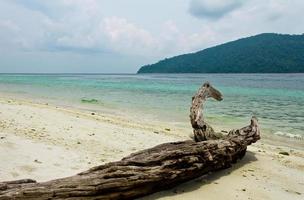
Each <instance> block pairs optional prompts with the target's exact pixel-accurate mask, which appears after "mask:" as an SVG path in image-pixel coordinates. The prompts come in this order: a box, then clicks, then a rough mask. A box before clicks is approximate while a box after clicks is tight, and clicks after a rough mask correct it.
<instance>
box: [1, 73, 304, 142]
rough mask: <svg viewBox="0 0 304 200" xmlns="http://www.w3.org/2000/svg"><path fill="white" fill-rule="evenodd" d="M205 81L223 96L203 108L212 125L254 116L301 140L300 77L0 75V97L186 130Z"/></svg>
mask: <svg viewBox="0 0 304 200" xmlns="http://www.w3.org/2000/svg"><path fill="white" fill-rule="evenodd" d="M205 81H210V82H211V83H212V85H213V86H214V87H216V88H217V89H219V90H220V91H221V92H222V94H223V95H224V100H223V101H221V102H216V101H215V100H210V101H208V102H207V104H206V106H205V114H206V116H207V119H208V120H209V121H210V122H211V123H212V124H214V125H215V126H217V127H220V128H227V127H229V128H230V127H240V126H242V125H247V124H248V121H249V120H250V117H251V116H252V115H255V116H257V117H258V118H259V121H260V124H261V126H262V129H263V130H265V131H266V132H267V133H271V134H279V135H280V134H281V135H286V136H289V137H303V136H304V74H169V75H168V74H145V75H125V74H97V75H96V74H95V75H87V74H75V75H72V74H56V75H55V74H53V75H24V74H2V75H0V92H2V93H11V94H12V93H13V94H16V95H21V96H24V97H30V98H37V99H44V100H45V101H50V102H55V103H57V104H62V105H73V106H79V107H81V108H85V109H86V108H87V109H97V110H98V109H100V110H103V109H105V108H106V109H108V110H112V111H113V112H121V113H124V114H126V115H130V116H137V117H143V118H145V119H149V120H152V121H162V122H169V123H174V124H175V125H178V126H182V127H188V126H189V118H188V115H189V107H190V103H191V97H192V96H193V95H194V93H195V92H196V91H197V89H198V88H199V87H200V86H201V84H202V83H203V82H205Z"/></svg>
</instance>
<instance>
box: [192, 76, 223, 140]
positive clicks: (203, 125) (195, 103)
mask: <svg viewBox="0 0 304 200" xmlns="http://www.w3.org/2000/svg"><path fill="white" fill-rule="evenodd" d="M210 97H212V98H214V99H216V100H217V101H221V100H222V99H223V96H222V94H221V93H220V92H219V91H218V90H216V89H215V88H213V87H212V86H211V84H210V83H209V82H206V83H204V84H203V85H202V87H201V88H199V90H198V91H197V93H196V94H195V95H194V96H193V97H192V105H191V107H190V123H191V125H192V128H193V134H194V140H195V141H196V142H200V141H205V140H212V139H220V138H222V137H223V135H222V134H221V133H215V131H214V129H213V128H212V127H211V126H210V125H209V124H208V123H207V122H205V119H204V116H203V105H204V103H205V101H206V100H207V98H210Z"/></svg>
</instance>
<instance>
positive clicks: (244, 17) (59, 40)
mask: <svg viewBox="0 0 304 200" xmlns="http://www.w3.org/2000/svg"><path fill="white" fill-rule="evenodd" d="M243 2H244V3H243ZM120 5H121V2H120V1H119V0H113V1H102V0H44V1H40V0H27V1H23V0H2V1H0V51H1V53H0V60H3V58H4V53H6V55H7V56H6V57H9V55H18V56H20V58H21V57H23V58H24V59H25V57H26V58H27V55H28V56H29V58H28V60H35V59H37V58H39V59H40V58H41V59H46V60H47V59H48V58H51V56H52V55H57V56H59V57H60V62H63V61H64V60H65V59H66V61H65V62H63V63H72V64H73V65H74V64H77V62H76V63H75V62H72V60H73V59H76V58H78V57H81V59H80V58H79V63H81V62H82V63H85V62H86V59H89V60H90V59H95V64H94V65H97V64H98V62H100V63H104V64H109V63H111V64H112V65H114V64H113V63H117V62H116V60H119V59H120V58H122V57H123V58H124V61H126V60H128V59H127V58H130V60H132V59H133V60H132V61H130V63H136V64H138V60H139V57H141V58H142V59H141V61H142V62H143V60H145V61H147V60H149V61H157V60H158V59H162V58H164V57H169V56H173V55H179V54H182V53H188V52H194V51H197V50H201V49H204V48H207V47H210V46H213V45H217V44H220V43H224V42H227V41H231V40H234V39H238V38H240V37H246V36H250V35H255V34H259V33H262V32H279V33H291V34H300V33H303V32H304V27H303V26H300V25H299V24H303V23H304V18H303V17H302V12H303V8H304V1H303V0H293V1H286V0H246V1H241V0H225V1H224V0H221V1H220V0H213V1H211V0H209V1H207V0H187V1H182V3H180V4H174V5H173V4H172V5H171V4H169V3H167V2H166V3H164V1H163V0H155V1H151V2H150V3H149V6H147V4H146V3H142V0H133V1H132V5H130V6H129V7H128V6H127V5H128V4H127V3H125V4H124V7H121V6H120ZM189 5H190V8H189ZM153 6H154V7H153ZM169 6H171V7H169ZM152 7H153V9H152ZM156 8H157V9H158V10H157V15H155V12H154V11H153V12H151V10H155V9H156ZM189 12H190V13H191V14H192V15H189ZM193 16H195V17H193ZM197 17H198V18H199V19H206V20H197ZM35 54H36V55H38V56H37V57H34V55H35ZM21 55H22V56H21ZM42 55H48V56H46V58H43V56H42ZM72 55H73V56H72ZM1 56H2V57H1ZM31 56H32V57H31ZM115 56H116V59H115ZM10 58H12V56H11V57H10ZM16 58H17V56H16ZM72 58H73V59H72ZM101 58H102V59H101ZM105 58H107V59H108V61H107V62H105V61H104V60H105ZM112 59H113V60H114V61H113V62H112ZM6 60H7V63H9V62H11V63H14V62H17V61H14V60H18V59H12V60H11V61H9V60H8V59H6ZM50 60H52V62H51V61H50ZM70 60H71V61H70ZM110 60H111V61H110ZM48 61H49V62H50V63H53V64H54V61H53V59H49V60H48ZM119 62H120V61H119ZM120 63H122V64H123V62H120ZM72 64H71V65H72ZM142 64H146V63H142ZM37 65H38V64H37ZM79 65H80V64H79ZM92 65H93V64H92ZM109 65H110V64H109ZM133 66H135V64H133ZM0 69H1V63H0ZM134 71H136V70H134Z"/></svg>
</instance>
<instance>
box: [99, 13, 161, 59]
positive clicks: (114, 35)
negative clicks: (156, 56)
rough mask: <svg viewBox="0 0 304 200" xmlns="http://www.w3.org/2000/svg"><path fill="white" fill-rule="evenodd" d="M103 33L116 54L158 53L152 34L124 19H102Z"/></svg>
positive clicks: (156, 42)
mask: <svg viewBox="0 0 304 200" xmlns="http://www.w3.org/2000/svg"><path fill="white" fill-rule="evenodd" d="M104 32H105V35H106V36H107V38H108V39H109V42H110V45H111V46H112V47H113V48H114V49H115V50H116V51H118V52H123V53H128V52H129V53H130V50H131V52H133V53H135V54H149V51H151V50H153V52H155V51H158V50H159V48H160V44H159V41H158V40H157V39H156V38H155V37H153V36H152V34H151V33H150V32H149V31H147V30H145V29H143V28H139V27H137V26H136V25H135V24H132V23H130V22H128V21H127V20H126V19H124V18H118V17H109V18H105V19H104Z"/></svg>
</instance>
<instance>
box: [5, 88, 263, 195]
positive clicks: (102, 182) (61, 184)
mask: <svg viewBox="0 0 304 200" xmlns="http://www.w3.org/2000/svg"><path fill="white" fill-rule="evenodd" d="M207 88H209V89H208V90H209V94H207V95H205V96H204V95H203V96H204V97H203V98H207V97H208V95H209V96H210V94H211V93H212V89H213V88H211V89H210V85H208V87H207ZM203 89H204V88H203ZM213 90H214V91H215V89H213ZM210 91H211V92H210ZM214 91H213V95H214V96H213V97H216V95H218V96H217V97H216V98H218V99H219V100H220V99H221V95H220V93H219V92H218V91H217V92H218V94H216V92H214ZM199 94H201V93H199ZM203 94H206V93H205V92H204V93H203ZM200 98H202V97H200ZM193 105H194V106H193V108H194V109H192V108H191V111H193V113H194V115H196V116H200V115H201V114H202V111H200V113H199V112H196V111H197V109H198V108H200V107H197V106H195V105H202V103H201V101H200V100H199V98H197V99H196V100H195V98H194V100H193ZM194 115H193V116H194ZM196 116H195V118H193V119H194V121H193V124H195V123H198V126H201V124H200V123H201V122H202V123H204V121H203V120H201V119H202V118H200V117H196ZM191 119H192V118H191ZM196 119H200V120H196ZM191 122H192V121H191ZM195 128H196V126H194V129H195ZM201 128H204V127H201ZM212 130H213V129H212ZM194 133H195V134H196V132H195V131H194ZM200 133H202V132H200ZM210 133H211V132H210ZM202 139H203V140H205V139H208V137H207V138H206V137H205V138H199V139H197V141H199V140H202ZM259 139H260V131H259V126H258V122H257V119H256V118H255V117H252V119H251V124H250V125H249V126H246V127H244V128H241V129H238V130H234V131H231V132H230V133H229V134H228V135H227V136H225V137H224V136H223V137H222V139H218V140H208V141H201V142H195V141H192V140H187V141H182V142H173V143H165V144H161V145H158V146H156V147H153V148H151V149H146V150H143V151H140V152H137V153H134V154H131V155H130V156H128V157H125V158H123V159H122V160H120V161H117V162H111V163H108V164H105V165H100V166H97V167H94V168H92V169H89V170H88V171H85V172H82V173H80V174H77V175H75V176H71V177H67V178H62V179H57V180H52V181H48V182H43V183H36V181H34V180H31V179H25V180H18V181H11V182H2V183H0V200H6V199H39V200H40V199H41V200H44V199H45V200H46V199H109V200H110V199H111V200H113V199H134V198H136V197H141V196H144V195H147V194H151V193H154V192H158V191H161V190H164V189H168V188H171V187H174V186H176V185H178V184H180V183H183V182H185V181H188V180H191V179H194V178H197V177H200V176H201V175H203V174H206V173H209V172H213V171H217V170H220V169H224V168H228V167H230V166H231V164H232V163H235V162H236V161H237V160H238V159H241V158H242V157H243V156H244V155H245V153H246V148H247V145H250V144H251V143H254V142H256V141H257V140H259Z"/></svg>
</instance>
